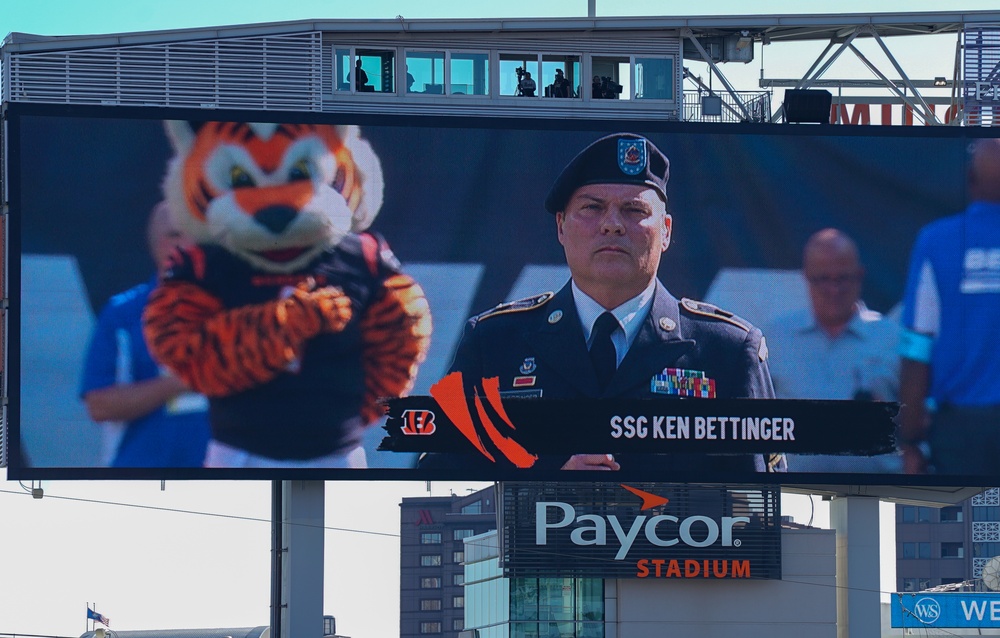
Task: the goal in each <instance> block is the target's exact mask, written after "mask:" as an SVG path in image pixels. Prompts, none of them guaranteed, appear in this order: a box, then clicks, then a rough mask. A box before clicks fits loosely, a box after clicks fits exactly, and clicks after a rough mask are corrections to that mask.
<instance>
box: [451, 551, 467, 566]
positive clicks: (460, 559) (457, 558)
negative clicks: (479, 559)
mask: <svg viewBox="0 0 1000 638" xmlns="http://www.w3.org/2000/svg"><path fill="white" fill-rule="evenodd" d="M451 562H453V563H455V564H456V565H458V564H460V563H464V562H465V552H452V553H451Z"/></svg>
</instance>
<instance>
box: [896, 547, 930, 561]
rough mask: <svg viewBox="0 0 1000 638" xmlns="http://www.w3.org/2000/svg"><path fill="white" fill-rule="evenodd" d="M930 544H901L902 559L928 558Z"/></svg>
mask: <svg viewBox="0 0 1000 638" xmlns="http://www.w3.org/2000/svg"><path fill="white" fill-rule="evenodd" d="M930 557H931V544H930V543H903V555H902V558H930Z"/></svg>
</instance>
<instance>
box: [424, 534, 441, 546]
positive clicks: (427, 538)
mask: <svg viewBox="0 0 1000 638" xmlns="http://www.w3.org/2000/svg"><path fill="white" fill-rule="evenodd" d="M420 544H421V545H440V544H441V532H424V533H422V534H421V535H420Z"/></svg>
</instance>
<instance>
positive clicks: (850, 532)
mask: <svg viewBox="0 0 1000 638" xmlns="http://www.w3.org/2000/svg"><path fill="white" fill-rule="evenodd" d="M878 510H879V501H878V499H877V498H869V497H863V496H847V497H836V498H834V499H833V502H832V503H831V507H830V522H831V524H832V527H833V529H834V530H836V532H837V638H879V637H880V635H881V631H882V620H881V615H880V609H879V599H880V597H879V588H880V585H881V583H880V581H879V512H878Z"/></svg>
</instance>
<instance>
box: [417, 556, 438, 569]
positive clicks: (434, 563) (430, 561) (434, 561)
mask: <svg viewBox="0 0 1000 638" xmlns="http://www.w3.org/2000/svg"><path fill="white" fill-rule="evenodd" d="M440 565H441V554H423V555H422V556H421V557H420V566H421V567H439V566H440Z"/></svg>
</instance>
